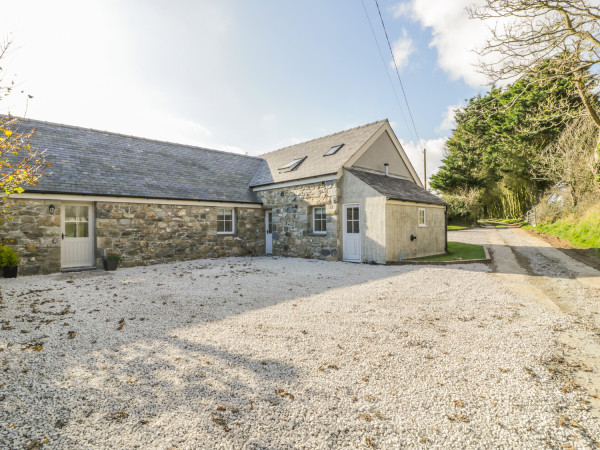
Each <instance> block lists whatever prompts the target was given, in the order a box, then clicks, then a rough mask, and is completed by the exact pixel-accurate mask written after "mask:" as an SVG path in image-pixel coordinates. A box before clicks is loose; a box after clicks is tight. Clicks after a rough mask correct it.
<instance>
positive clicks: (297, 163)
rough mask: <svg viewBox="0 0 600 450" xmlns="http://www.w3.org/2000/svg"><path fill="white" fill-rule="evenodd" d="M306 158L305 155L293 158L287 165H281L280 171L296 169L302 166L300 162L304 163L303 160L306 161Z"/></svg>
mask: <svg viewBox="0 0 600 450" xmlns="http://www.w3.org/2000/svg"><path fill="white" fill-rule="evenodd" d="M305 159H306V156H303V157H302V158H296V159H293V160H292V161H290V162H289V163H287V164H286V165H284V166H281V167H280V168H279V172H291V171H292V170H296V169H297V168H298V167H299V166H300V164H302V161H304V160H305Z"/></svg>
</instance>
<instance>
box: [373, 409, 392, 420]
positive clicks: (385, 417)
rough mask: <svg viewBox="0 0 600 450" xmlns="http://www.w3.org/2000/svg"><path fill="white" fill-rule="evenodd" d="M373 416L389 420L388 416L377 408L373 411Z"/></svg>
mask: <svg viewBox="0 0 600 450" xmlns="http://www.w3.org/2000/svg"><path fill="white" fill-rule="evenodd" d="M375 417H377V418H378V419H379V420H389V417H387V416H386V415H385V414H383V413H382V412H381V411H379V410H377V411H375Z"/></svg>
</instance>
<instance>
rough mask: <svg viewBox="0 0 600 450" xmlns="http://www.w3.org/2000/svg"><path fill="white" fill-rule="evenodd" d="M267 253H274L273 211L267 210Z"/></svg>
mask: <svg viewBox="0 0 600 450" xmlns="http://www.w3.org/2000/svg"><path fill="white" fill-rule="evenodd" d="M265 230H266V236H265V253H266V254H267V255H272V254H273V211H266V212H265Z"/></svg>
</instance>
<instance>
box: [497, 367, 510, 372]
mask: <svg viewBox="0 0 600 450" xmlns="http://www.w3.org/2000/svg"><path fill="white" fill-rule="evenodd" d="M498 370H499V371H500V372H502V373H508V372H510V369H503V368H502V367H498Z"/></svg>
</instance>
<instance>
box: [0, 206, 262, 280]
mask: <svg viewBox="0 0 600 450" xmlns="http://www.w3.org/2000/svg"><path fill="white" fill-rule="evenodd" d="M9 203H10V206H9V207H8V209H7V211H6V213H5V214H4V215H3V216H2V220H3V222H4V223H3V224H2V225H1V226H0V243H2V244H6V245H9V246H10V247H11V248H12V249H14V250H15V251H17V253H18V254H19V257H20V261H19V275H37V274H47V273H53V272H59V271H60V270H61V252H60V249H61V223H60V220H61V208H62V206H63V204H64V203H63V202H61V201H59V200H30V199H26V200H25V199H10V201H9ZM51 204H52V205H54V206H55V211H54V214H50V212H49V210H48V206H49V205H51ZM217 209H218V208H217V207H215V206H179V205H156V204H147V203H113V202H111V203H107V202H98V203H97V204H96V207H95V212H96V265H97V266H98V267H102V257H103V256H104V255H105V254H106V253H107V252H111V253H116V254H119V255H120V256H121V258H122V262H121V266H123V267H130V266H138V265H148V264H157V263H166V262H170V261H179V260H187V259H197V258H216V257H221V256H245V255H262V254H264V252H265V218H264V210H262V209H260V208H243V207H240V208H235V214H236V232H235V234H229V235H224V234H217V224H216V222H217Z"/></svg>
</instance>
